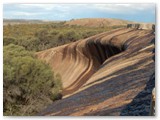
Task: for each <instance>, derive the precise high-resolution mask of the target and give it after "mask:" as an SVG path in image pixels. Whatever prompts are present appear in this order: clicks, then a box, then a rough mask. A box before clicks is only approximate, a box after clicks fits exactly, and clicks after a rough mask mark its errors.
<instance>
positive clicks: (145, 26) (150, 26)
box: [127, 23, 155, 31]
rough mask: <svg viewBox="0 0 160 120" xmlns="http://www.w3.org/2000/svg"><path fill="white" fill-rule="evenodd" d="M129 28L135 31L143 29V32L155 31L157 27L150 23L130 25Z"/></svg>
mask: <svg viewBox="0 0 160 120" xmlns="http://www.w3.org/2000/svg"><path fill="white" fill-rule="evenodd" d="M127 28H135V29H143V30H153V31H155V25H154V24H149V23H141V24H139V23H135V24H128V25H127Z"/></svg>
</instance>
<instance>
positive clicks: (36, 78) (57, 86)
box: [3, 44, 62, 115]
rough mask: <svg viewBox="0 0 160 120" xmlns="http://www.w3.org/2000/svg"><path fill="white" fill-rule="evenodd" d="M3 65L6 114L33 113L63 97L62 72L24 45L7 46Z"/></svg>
mask: <svg viewBox="0 0 160 120" xmlns="http://www.w3.org/2000/svg"><path fill="white" fill-rule="evenodd" d="M3 67H4V69H3V76H4V80H3V81H4V82H3V89H4V101H3V102H4V115H33V114H35V113H37V112H39V111H40V110H41V109H42V108H44V107H45V106H46V105H48V104H49V103H51V102H52V101H54V100H56V99H60V98H61V97H59V96H61V94H60V92H61V89H62V85H61V80H60V76H59V77H57V76H54V74H53V71H52V70H51V68H50V67H49V66H48V65H47V64H45V63H43V62H42V61H40V60H38V59H36V58H35V56H34V54H33V53H31V52H29V51H26V50H25V48H24V47H21V46H17V45H13V44H10V45H8V46H5V47H4V66H3ZM53 96H54V97H53Z"/></svg>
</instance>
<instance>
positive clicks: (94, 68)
mask: <svg viewBox="0 0 160 120" xmlns="http://www.w3.org/2000/svg"><path fill="white" fill-rule="evenodd" d="M154 38H155V35H154V33H153V30H139V29H127V28H123V29H117V30H113V31H110V32H104V33H101V34H98V35H95V36H92V37H89V38H87V39H84V40H79V41H77V42H74V43H70V44H67V45H63V46H60V47H57V48H52V49H48V50H45V51H41V52H38V53H37V56H38V58H39V59H42V60H44V61H46V62H47V63H49V64H50V66H51V67H52V69H53V70H54V72H56V73H59V74H60V75H61V76H62V83H63V88H64V89H63V99H62V100H59V101H56V102H54V103H53V104H52V105H49V107H48V108H47V109H45V110H43V111H42V112H40V113H39V114H38V115H63V116H64V115H71V116H79V115H129V114H128V113H129V112H126V111H127V110H131V111H132V109H128V106H129V105H130V104H132V103H134V104H135V103H137V101H140V102H138V103H139V104H137V105H136V106H140V108H138V109H141V111H143V110H146V109H147V110H150V107H145V106H141V102H142V101H143V100H146V103H147V105H148V104H149V103H150V99H148V97H149V96H150V95H151V92H150V91H148V90H151V89H152V88H153V87H154V83H153V80H151V79H150V77H151V76H152V74H153V73H154V60H153V56H154V53H153V52H152V51H153V49H154V43H153V42H152V41H153V39H154ZM150 82H151V83H152V85H151V86H153V87H151V86H148V84H149V83H150ZM143 91H144V92H143ZM145 91H146V92H145ZM141 92H142V94H140V93H141ZM139 94H140V95H139ZM146 95H149V96H146ZM137 96H138V97H137ZM135 98H136V99H135ZM134 100H136V101H134ZM147 113H148V112H147ZM138 115H144V114H138Z"/></svg>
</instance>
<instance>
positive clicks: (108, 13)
mask: <svg viewBox="0 0 160 120" xmlns="http://www.w3.org/2000/svg"><path fill="white" fill-rule="evenodd" d="M3 18H8V19H41V20H70V19H77V18H118V19H124V20H130V21H137V22H152V23H154V22H155V4H4V6H3Z"/></svg>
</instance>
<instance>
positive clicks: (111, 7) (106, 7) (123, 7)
mask: <svg viewBox="0 0 160 120" xmlns="http://www.w3.org/2000/svg"><path fill="white" fill-rule="evenodd" d="M90 7H93V8H95V9H97V10H102V11H107V12H117V13H123V14H125V13H129V12H131V13H136V12H137V11H143V10H148V9H151V10H154V9H155V4H92V6H90Z"/></svg>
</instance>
